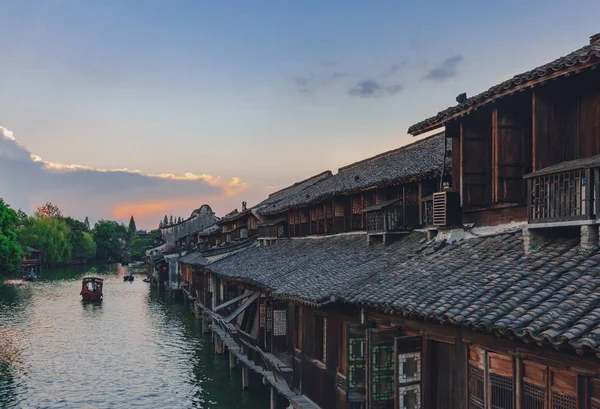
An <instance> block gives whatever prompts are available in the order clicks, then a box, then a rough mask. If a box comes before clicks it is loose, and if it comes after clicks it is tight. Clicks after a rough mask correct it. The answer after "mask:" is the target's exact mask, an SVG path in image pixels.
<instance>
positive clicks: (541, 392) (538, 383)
mask: <svg viewBox="0 0 600 409" xmlns="http://www.w3.org/2000/svg"><path fill="white" fill-rule="evenodd" d="M522 368H523V370H522V373H523V378H522V382H523V383H522V390H523V391H522V393H521V395H522V396H523V403H522V406H521V407H522V409H545V408H546V403H547V398H546V396H547V389H546V386H547V384H548V376H547V373H548V371H547V367H546V366H545V365H541V364H538V363H536V362H530V361H523V366H522Z"/></svg>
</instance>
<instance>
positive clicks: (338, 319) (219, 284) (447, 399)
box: [192, 35, 600, 409]
mask: <svg viewBox="0 0 600 409" xmlns="http://www.w3.org/2000/svg"><path fill="white" fill-rule="evenodd" d="M599 64H600V35H596V36H593V37H592V38H591V41H590V44H589V45H586V46H584V47H583V48H581V49H579V50H577V51H574V52H573V53H571V54H569V55H567V56H565V57H561V58H559V59H557V60H555V61H553V62H551V63H549V64H546V65H544V66H542V67H538V68H536V69H534V70H531V71H528V72H526V73H524V74H520V75H517V76H515V77H513V78H512V79H510V80H508V81H506V82H504V83H502V84H499V85H497V86H494V87H492V88H491V89H490V90H488V91H486V92H484V93H482V94H479V95H476V96H474V97H471V98H466V97H464V96H461V97H459V98H458V102H459V103H458V105H456V106H453V107H451V108H448V109H447V110H445V111H442V112H440V113H439V114H438V115H436V116H435V117H432V118H430V119H427V120H425V121H422V122H420V123H418V124H416V125H413V126H412V127H411V128H410V133H412V134H414V135H418V134H421V133H424V132H428V131H433V130H435V129H437V128H440V127H445V135H446V137H448V138H451V143H450V146H451V149H449V147H450V146H448V147H446V148H444V146H445V145H446V137H444V136H441V135H434V136H433V137H430V138H427V139H424V140H422V141H419V142H417V143H415V144H413V145H410V146H408V147H406V148H401V149H399V150H396V151H392V152H388V153H385V154H382V155H379V156H377V157H375V158H371V159H368V160H365V161H362V162H358V163H356V164H354V165H350V166H348V167H345V168H342V169H340V171H339V172H338V173H337V174H335V175H333V174H331V172H325V173H323V174H320V175H317V176H316V177H313V178H311V179H308V180H306V181H303V182H301V183H299V184H296V185H293V186H290V187H289V188H286V189H282V190H281V191H279V192H276V193H274V194H273V195H271V196H269V198H268V199H267V200H265V201H264V202H263V203H261V204H259V205H257V206H255V208H254V210H255V213H256V214H257V215H258V217H259V218H261V220H260V222H261V223H260V224H259V226H258V230H259V236H260V237H259V240H258V241H257V242H256V243H253V244H250V245H248V246H247V247H246V248H245V249H242V250H240V251H237V252H235V253H228V255H227V257H214V258H213V259H212V260H207V262H206V263H205V264H203V265H202V266H199V267H198V268H197V269H195V270H194V269H192V280H193V281H194V282H195V283H197V286H196V287H195V291H196V298H197V300H199V301H198V303H197V305H201V308H202V309H203V320H204V322H207V323H208V322H209V321H210V322H211V325H212V331H213V337H214V342H215V351H216V352H217V353H228V354H229V357H230V365H231V366H232V368H233V367H236V366H241V368H242V380H243V385H244V386H248V382H249V377H248V371H249V370H253V371H255V372H257V373H259V374H261V375H262V376H263V382H264V383H265V384H267V385H270V387H271V391H272V396H274V398H273V399H272V403H271V407H272V408H275V407H276V404H277V401H276V399H275V398H276V396H277V395H278V394H279V395H283V396H285V398H286V399H287V400H288V401H289V403H290V404H291V405H292V406H293V407H296V408H316V407H320V408H323V409H333V408H336V409H337V408H340V409H341V408H352V409H354V408H366V409H384V408H390V409H391V408H394V409H408V408H411V409H417V408H418V409H599V408H600V381H599V379H600V358H599V357H600V250H599V244H600V242H599V238H598V237H599V235H598V228H599V226H598V222H597V220H598V218H597V214H598V213H599V212H598V203H599V201H598V200H597V195H598V192H599V190H598V189H599V188H598V186H600V177H599V176H598V173H599V169H600V159H598V156H597V155H598V154H600V152H599V151H598V150H599V149H600V134H599V133H598V132H600V131H599V130H600V74H599V71H598V70H597V66H598V65H599ZM450 150H451V158H450V157H449V160H448V162H449V163H448V166H446V165H445V164H446V159H445V157H446V155H447V152H448V151H450ZM432 152H435V153H434V154H432ZM436 161H437V162H436ZM450 162H451V166H449V165H450ZM442 164H444V166H442ZM447 176H449V178H448V179H446V178H447ZM444 181H446V182H448V185H449V186H448V189H444V191H440V190H442V189H440V185H442V184H443V183H441V182H444ZM415 192H416V194H415ZM355 207H356V208H355ZM338 209H339V210H338ZM359 210H360V211H359ZM371 214H372V216H371ZM457 215H458V217H457ZM461 218H462V219H461ZM393 222H395V223H393ZM472 223H475V226H473V224H472ZM424 227H425V228H424ZM380 239H381V240H380ZM388 239H389V240H388ZM206 328H207V329H208V325H206Z"/></svg>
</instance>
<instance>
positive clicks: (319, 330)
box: [314, 315, 327, 363]
mask: <svg viewBox="0 0 600 409" xmlns="http://www.w3.org/2000/svg"><path fill="white" fill-rule="evenodd" d="M314 345H315V352H314V358H315V359H316V360H318V361H321V362H323V363H325V362H327V318H326V317H323V316H322V315H315V343H314Z"/></svg>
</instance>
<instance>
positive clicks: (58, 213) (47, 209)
mask: <svg viewBox="0 0 600 409" xmlns="http://www.w3.org/2000/svg"><path fill="white" fill-rule="evenodd" d="M35 215H36V216H39V217H59V218H60V217H63V214H62V210H60V208H59V207H58V206H56V205H54V204H52V203H51V202H46V203H45V204H43V205H41V206H38V207H37V209H36V211H35Z"/></svg>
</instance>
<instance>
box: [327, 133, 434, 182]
mask: <svg viewBox="0 0 600 409" xmlns="http://www.w3.org/2000/svg"><path fill="white" fill-rule="evenodd" d="M444 134H445V131H441V132H437V133H435V134H433V135H429V136H428V137H426V138H423V139H419V140H418V141H415V142H411V143H409V144H406V145H403V146H401V147H399V148H395V149H391V150H389V151H385V152H382V153H378V154H377V155H375V156H371V157H370V158H366V159H361V160H359V161H357V162H354V163H351V164H349V165H346V166H342V167H341V168H339V169H338V173H339V172H342V171H345V170H348V169H352V168H353V167H355V166H358V165H362V164H364V163H368V162H371V161H373V160H376V159H379V158H382V157H384V156H387V155H392V154H394V153H398V152H402V151H404V150H407V149H409V148H413V147H414V146H415V145H419V144H421V143H424V142H428V141H429V140H430V139H434V138H437V137H441V135H444Z"/></svg>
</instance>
